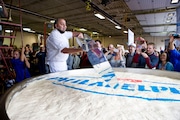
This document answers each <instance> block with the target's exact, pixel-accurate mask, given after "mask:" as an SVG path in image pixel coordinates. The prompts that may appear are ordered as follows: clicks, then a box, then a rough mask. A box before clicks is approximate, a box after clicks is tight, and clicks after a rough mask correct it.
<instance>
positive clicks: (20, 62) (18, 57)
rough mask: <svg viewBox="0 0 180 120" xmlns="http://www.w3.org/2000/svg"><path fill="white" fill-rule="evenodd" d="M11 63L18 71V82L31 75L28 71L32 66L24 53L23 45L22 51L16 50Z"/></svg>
mask: <svg viewBox="0 0 180 120" xmlns="http://www.w3.org/2000/svg"><path fill="white" fill-rule="evenodd" d="M11 63H12V65H13V68H14V70H15V73H16V78H15V80H16V83H18V82H21V81H22V80H24V79H26V78H29V77H31V75H30V73H29V71H28V68H30V64H29V62H28V60H27V58H26V57H25V55H24V47H22V50H21V52H20V51H19V50H14V52H13V59H11Z"/></svg>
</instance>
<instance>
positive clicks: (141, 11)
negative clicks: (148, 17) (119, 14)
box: [127, 7, 178, 15]
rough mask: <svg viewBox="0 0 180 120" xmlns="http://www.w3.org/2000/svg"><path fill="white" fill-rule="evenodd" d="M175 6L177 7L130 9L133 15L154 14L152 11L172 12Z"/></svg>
mask: <svg viewBox="0 0 180 120" xmlns="http://www.w3.org/2000/svg"><path fill="white" fill-rule="evenodd" d="M177 8H178V7H173V8H163V9H152V10H134V11H132V13H133V15H142V14H152V13H153V14H154V13H163V12H173V11H176V9H177ZM132 13H129V14H132ZM127 14H128V13H127Z"/></svg>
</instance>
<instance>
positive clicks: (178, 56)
mask: <svg viewBox="0 0 180 120" xmlns="http://www.w3.org/2000/svg"><path fill="white" fill-rule="evenodd" d="M175 38H177V39H178V40H180V36H174V35H171V36H170V40H169V53H170V62H171V63H172V64H173V66H174V71H177V72H180V52H179V51H178V50H177V49H176V48H175V46H174V45H175V44H174V42H175Z"/></svg>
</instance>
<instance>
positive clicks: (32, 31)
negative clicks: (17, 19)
mask: <svg viewBox="0 0 180 120" xmlns="http://www.w3.org/2000/svg"><path fill="white" fill-rule="evenodd" d="M28 32H31V33H35V32H36V31H34V30H30V31H28Z"/></svg>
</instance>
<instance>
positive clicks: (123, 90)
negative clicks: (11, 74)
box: [48, 73, 180, 102]
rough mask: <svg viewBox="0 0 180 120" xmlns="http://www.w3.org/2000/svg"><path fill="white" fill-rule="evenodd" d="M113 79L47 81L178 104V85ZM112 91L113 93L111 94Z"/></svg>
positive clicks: (88, 89) (89, 91) (112, 75)
mask: <svg viewBox="0 0 180 120" xmlns="http://www.w3.org/2000/svg"><path fill="white" fill-rule="evenodd" d="M114 78H115V77H114V74H111V73H109V74H106V75H104V76H102V77H100V78H99V77H92V76H71V77H52V78H49V79H48V80H52V81H53V82H52V83H53V84H55V85H60V86H64V87H67V88H70V89H74V90H79V91H82V92H88V93H92V94H99V95H106V96H116V97H128V98H136V99H143V100H148V101H170V102H180V84H177V83H166V82H156V81H148V80H134V79H124V78H115V79H114ZM162 81H163V80H162ZM93 88H94V89H93ZM96 88H100V89H96ZM112 90H113V91H114V92H113V93H112ZM165 95H167V96H165Z"/></svg>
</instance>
